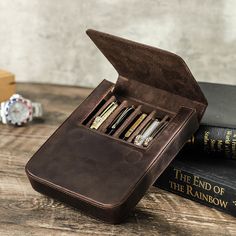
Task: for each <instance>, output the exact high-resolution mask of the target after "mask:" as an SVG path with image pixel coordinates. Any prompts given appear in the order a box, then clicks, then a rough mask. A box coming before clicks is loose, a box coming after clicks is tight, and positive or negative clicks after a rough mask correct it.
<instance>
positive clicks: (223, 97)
mask: <svg viewBox="0 0 236 236" xmlns="http://www.w3.org/2000/svg"><path fill="white" fill-rule="evenodd" d="M200 87H201V88H202V90H203V91H204V94H205V95H206V97H207V99H208V103H209V106H208V108H207V111H206V113H205V115H204V117H203V120H202V124H201V126H200V128H199V130H198V131H197V132H196V134H195V135H194V137H193V138H192V139H191V141H189V143H188V144H186V145H185V147H184V148H183V150H182V151H181V153H179V154H178V156H177V157H176V159H175V160H174V161H173V162H172V163H171V164H170V165H169V167H168V168H167V169H166V170H165V171H164V172H163V174H162V175H161V176H160V177H159V178H158V180H157V181H156V183H155V184H154V185H155V186H157V187H159V188H162V189H165V190H167V191H170V192H173V193H176V194H178V195H180V196H183V197H186V198H189V199H192V200H194V201H197V202H200V203H202V204H204V205H207V206H210V207H214V208H216V209H219V210H223V211H225V212H227V213H229V214H231V215H234V216H236V160H233V159H234V158H236V151H235V149H236V86H230V85H220V84H210V83H200Z"/></svg>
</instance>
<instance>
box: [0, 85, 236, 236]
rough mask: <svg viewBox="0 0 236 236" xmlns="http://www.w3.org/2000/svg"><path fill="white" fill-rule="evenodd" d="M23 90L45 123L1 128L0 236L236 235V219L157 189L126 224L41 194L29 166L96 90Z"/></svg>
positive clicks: (34, 87) (51, 87)
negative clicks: (106, 220) (29, 175)
mask: <svg viewBox="0 0 236 236" xmlns="http://www.w3.org/2000/svg"><path fill="white" fill-rule="evenodd" d="M17 90H18V93H20V94H22V95H24V96H25V97H27V98H30V99H32V100H34V101H38V102H41V103H42V104H43V105H44V108H45V118H44V120H41V121H40V120H38V121H37V122H33V123H32V124H31V125H29V126H26V127H21V128H15V127H11V126H6V125H0V235H21V236H24V235H45V236H46V235H67V234H68V235H236V218H234V217H232V216H229V215H227V214H224V213H222V212H219V211H217V210H214V209H211V208H208V207H205V206H202V205H200V204H197V203H195V202H193V201H190V200H187V199H184V198H182V197H179V196H176V195H174V194H171V193H168V192H166V191H163V190H160V189H157V188H155V187H152V188H151V189H150V190H149V192H148V193H147V194H146V195H145V197H144V198H143V199H142V200H141V201H140V202H139V204H138V205H137V207H136V209H135V211H134V212H133V213H131V215H130V217H129V218H128V220H127V221H126V222H125V223H124V224H121V225H109V224H105V223H103V222H100V221H98V220H95V219H92V218H90V217H87V216H85V215H83V214H82V213H80V212H79V211H78V210H76V209H73V208H71V207H68V206H66V205H64V204H61V203H60V202H58V201H55V200H53V199H51V198H48V197H46V196H43V195H41V194H39V193H37V192H35V191H34V190H33V189H32V188H31V186H30V184H29V182H28V179H27V177H26V174H25V171H24V166H25V164H26V162H27V161H28V160H29V158H30V157H31V156H32V155H33V153H34V152H35V151H36V150H37V149H38V148H39V147H40V146H41V145H42V144H43V143H44V142H45V140H46V139H47V138H48V137H49V136H50V135H51V134H52V133H53V131H54V130H55V129H56V128H57V127H58V126H59V125H60V124H61V123H62V122H63V121H64V120H65V119H66V117H67V116H68V115H69V114H70V113H71V112H72V111H73V110H74V109H75V108H76V106H78V104H80V103H81V101H82V100H83V99H84V98H85V97H86V96H87V95H88V94H89V93H90V92H91V90H90V89H81V88H76V87H64V86H54V85H35V84H19V85H18V88H17Z"/></svg>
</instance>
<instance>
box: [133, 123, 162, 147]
mask: <svg viewBox="0 0 236 236" xmlns="http://www.w3.org/2000/svg"><path fill="white" fill-rule="evenodd" d="M159 123H160V121H159V120H158V119H155V120H151V121H149V123H148V124H147V125H146V126H145V127H144V129H143V130H142V132H141V133H140V134H139V135H137V136H136V137H135V139H134V144H136V145H138V146H142V145H143V143H144V141H145V140H146V139H147V138H148V137H149V136H150V135H151V134H152V133H153V132H154V131H155V129H156V128H157V127H158V125H159Z"/></svg>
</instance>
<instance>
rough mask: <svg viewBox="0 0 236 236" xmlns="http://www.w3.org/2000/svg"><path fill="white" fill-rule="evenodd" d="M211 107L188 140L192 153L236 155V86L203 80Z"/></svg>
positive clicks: (235, 156)
mask: <svg viewBox="0 0 236 236" xmlns="http://www.w3.org/2000/svg"><path fill="white" fill-rule="evenodd" d="M199 85H200V87H201V89H202V91H203V92H204V94H205V96H206V98H207V100H208V104H209V105H208V107H207V110H206V112H205V114H204V116H203V119H202V121H201V125H200V127H199V129H198V131H197V132H196V133H195V134H194V135H193V137H192V138H191V139H190V140H189V142H188V143H187V144H186V146H185V148H184V150H185V151H188V153H189V154H191V153H192V152H197V153H198V154H200V155H202V154H207V155H208V156H214V157H215V156H218V157H222V158H229V159H236V86H232V85H223V84H213V83H201V82H200V83H199Z"/></svg>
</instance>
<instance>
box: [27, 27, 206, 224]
mask: <svg viewBox="0 0 236 236" xmlns="http://www.w3.org/2000/svg"><path fill="white" fill-rule="evenodd" d="M87 34H88V35H89V37H90V38H91V39H92V40H93V41H94V43H95V44H96V45H97V47H98V48H99V49H100V50H101V52H102V53H103V54H104V55H105V56H106V57H107V59H108V60H109V61H110V62H111V64H112V65H113V66H114V68H115V69H116V70H117V72H118V74H119V76H118V79H117V82H116V83H115V84H113V83H111V82H108V81H106V80H104V81H103V82H102V83H101V84H100V85H99V86H98V87H97V88H95V89H94V91H93V92H92V93H91V94H90V95H89V96H88V98H87V99H85V101H84V102H83V103H82V104H81V105H79V107H78V108H77V109H76V110H75V111H74V112H73V113H72V114H71V115H70V116H69V118H68V119H67V120H66V121H65V122H64V123H63V124H62V125H61V126H60V127H59V128H58V129H57V130H56V131H55V133H54V134H53V135H52V136H51V137H50V138H49V139H48V140H47V141H46V142H45V143H44V144H43V146H42V147H41V148H40V149H39V150H38V151H37V152H36V153H35V154H34V156H33V157H32V158H31V159H30V160H29V162H28V163H27V165H26V173H27V175H28V177H29V180H30V182H31V184H32V186H33V188H34V189H35V190H36V191H39V192H41V193H43V194H46V195H48V196H51V197H53V198H55V199H58V200H60V201H62V202H65V203H67V204H69V205H72V206H74V207H76V208H78V209H81V210H83V211H85V212H87V213H88V214H90V215H93V216H95V217H97V218H100V219H102V220H105V221H108V222H112V223H119V222H120V221H122V220H123V219H124V218H125V217H126V216H127V215H128V214H129V212H130V211H131V210H132V209H133V208H134V207H135V205H136V204H137V203H138V201H139V200H140V199H141V198H142V196H143V195H144V194H145V192H146V191H147V189H148V188H149V187H150V186H151V185H152V184H153V183H154V182H155V180H156V179H157V178H158V177H159V176H160V174H161V173H162V172H163V171H164V170H165V168H166V167H167V166H168V165H169V163H170V162H171V160H172V159H173V158H174V157H175V156H176V154H177V153H178V152H179V150H180V149H181V147H182V146H183V145H184V143H185V142H186V141H187V139H188V138H189V137H190V136H191V135H192V134H193V132H195V131H196V130H197V128H198V126H199V122H200V120H201V118H202V116H203V113H204V111H205V109H206V106H207V101H206V99H205V97H204V95H203V94H202V92H201V90H200V88H199V86H198V84H197V82H196V81H195V79H194V78H193V76H192V74H191V72H190V70H189V69H188V67H187V65H186V64H185V63H184V61H183V60H182V59H181V58H180V57H179V56H177V55H175V54H172V53H170V52H167V51H163V50H161V49H158V48H153V47H150V46H147V45H142V44H139V43H135V42H132V41H129V40H126V39H122V38H119V37H115V36H112V35H109V34H105V33H101V32H98V31H95V30H88V31H87ZM115 100H117V101H119V105H118V107H117V108H116V110H115V111H114V112H113V113H112V114H111V116H109V117H108V119H107V120H106V121H105V122H104V123H103V124H102V125H101V126H100V127H99V129H97V130H94V129H90V125H91V123H92V122H93V121H94V119H95V117H96V116H97V115H98V114H99V113H100V112H101V111H102V110H104V108H105V107H106V106H107V105H108V104H109V103H111V102H112V101H115ZM131 105H133V106H134V111H133V112H132V113H131V114H130V116H129V117H128V118H127V119H126V120H125V121H124V122H123V124H122V125H121V126H120V127H119V128H118V129H117V130H116V132H115V133H114V134H112V135H109V134H107V133H106V129H107V127H108V126H109V125H110V124H111V122H112V120H114V118H115V117H116V116H117V115H118V113H119V112H120V111H121V110H122V109H123V108H124V107H127V106H131ZM141 113H145V114H147V116H146V118H145V119H144V121H143V123H141V125H140V127H138V128H137V129H136V130H135V131H134V133H133V134H132V135H131V136H130V137H129V138H128V139H126V140H124V139H122V138H121V134H122V133H123V132H124V131H125V130H126V129H127V127H129V125H130V124H131V123H132V122H133V120H134V119H135V117H137V115H139V114H141ZM166 116H168V123H167V125H166V126H165V127H164V128H163V130H161V132H160V133H158V135H157V136H155V137H154V139H153V140H152V141H151V142H150V144H149V145H148V146H147V147H144V146H137V145H135V144H134V142H133V139H134V137H135V135H137V134H138V133H139V132H140V131H141V129H142V128H143V127H144V126H145V124H147V123H148V122H149V121H150V120H152V119H159V120H162V119H163V118H164V117H166Z"/></svg>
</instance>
